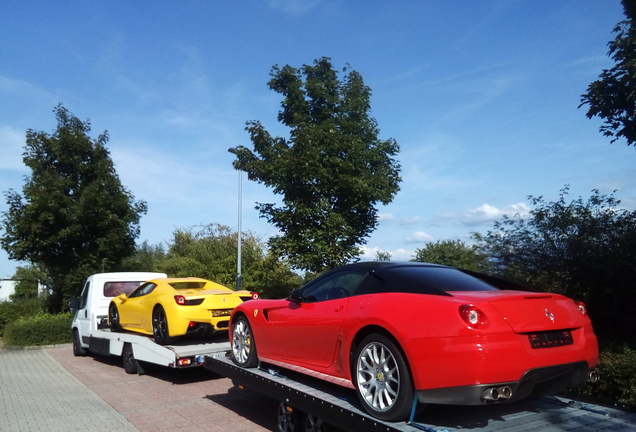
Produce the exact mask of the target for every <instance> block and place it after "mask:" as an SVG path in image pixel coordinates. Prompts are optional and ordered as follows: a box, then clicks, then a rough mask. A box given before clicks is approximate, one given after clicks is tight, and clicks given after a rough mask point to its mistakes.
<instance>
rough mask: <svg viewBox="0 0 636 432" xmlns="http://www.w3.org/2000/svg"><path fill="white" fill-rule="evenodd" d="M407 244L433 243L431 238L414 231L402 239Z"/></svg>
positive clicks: (424, 233)
mask: <svg viewBox="0 0 636 432" xmlns="http://www.w3.org/2000/svg"><path fill="white" fill-rule="evenodd" d="M404 241H405V242H407V243H426V242H430V241H433V236H431V235H430V234H429V233H427V232H424V231H416V232H414V233H413V234H411V235H410V236H407V237H406V238H405V239H404Z"/></svg>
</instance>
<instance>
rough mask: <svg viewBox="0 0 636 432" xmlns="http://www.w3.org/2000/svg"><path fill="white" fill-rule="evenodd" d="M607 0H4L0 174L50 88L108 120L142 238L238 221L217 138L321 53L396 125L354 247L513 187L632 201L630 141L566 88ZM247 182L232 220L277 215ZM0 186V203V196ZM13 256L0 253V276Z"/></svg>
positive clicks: (521, 194) (507, 204)
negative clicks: (382, 180) (370, 219)
mask: <svg viewBox="0 0 636 432" xmlns="http://www.w3.org/2000/svg"><path fill="white" fill-rule="evenodd" d="M622 19H623V14H622V8H621V5H620V2H619V1H618V0H611V1H610V0H608V1H597V0H560V1H553V0H507V1H504V0H482V1H469V0H463V1H459V0H457V1H432V0H429V1H425V0H422V1H415V0H411V1H402V0H396V1H377V0H369V1H362V0H359V1H338V0H308V1H301V0H295V1H294V0H245V1H161V0H158V1H141V0H139V1H92V0H91V1H89V0H85V1H75V0H69V1H63V2H50V1H48V0H47V1H29V2H25V1H21V0H4V1H2V4H1V6H0V190H1V191H2V192H5V191H7V190H9V189H15V190H18V191H21V188H22V185H23V183H24V176H25V175H28V174H29V172H28V170H27V169H26V167H25V166H24V164H23V163H22V156H21V155H22V151H23V147H24V144H25V133H26V131H27V129H34V130H38V131H44V132H47V133H52V132H53V130H54V128H55V126H56V125H55V118H54V114H53V109H54V107H55V106H56V105H57V104H58V103H63V104H64V106H65V107H66V108H67V109H69V110H70V111H71V112H72V113H74V114H75V115H76V116H77V117H79V118H80V119H82V120H85V119H90V121H91V124H92V128H93V130H92V134H91V135H92V136H93V137H97V136H98V135H99V134H100V133H102V132H104V131H106V130H107V131H108V133H109V136H110V141H109V144H108V148H109V150H110V152H111V156H112V158H113V160H114V162H115V164H116V168H117V171H118V174H119V176H120V178H121V180H122V182H123V184H124V185H125V186H126V187H127V188H128V189H129V190H130V191H131V192H132V193H133V195H134V196H135V198H136V199H138V200H145V201H146V202H147V203H148V207H149V210H148V214H147V215H145V216H144V217H143V218H142V223H141V236H140V241H143V240H148V241H149V242H150V243H153V244H156V243H164V244H165V243H167V242H168V241H170V239H171V237H172V233H173V231H174V230H175V229H176V228H189V227H193V226H196V225H201V224H208V223H213V222H214V223H221V224H225V225H229V226H231V227H233V228H236V226H237V209H238V204H237V183H238V181H237V180H238V174H237V172H236V171H235V170H234V169H233V168H232V165H231V163H232V160H233V155H232V154H230V153H228V152H227V149H228V148H230V147H233V146H237V145H245V146H250V145H251V143H250V141H249V136H248V134H247V132H245V130H244V127H245V122H246V121H248V120H259V121H261V122H262V123H263V124H264V125H265V126H266V127H267V128H268V129H269V130H270V131H271V132H272V133H273V134H277V135H282V136H286V130H285V129H283V128H282V127H281V126H280V124H279V123H278V122H277V120H276V116H277V113H278V109H279V103H280V95H278V94H277V93H275V92H273V91H271V90H269V89H268V87H267V81H268V79H269V72H270V69H271V67H272V66H273V65H275V64H278V65H281V66H282V65H285V64H290V65H292V66H295V67H299V66H301V65H303V64H311V63H312V62H313V60H314V59H317V58H319V57H322V56H327V57H331V59H332V61H333V64H334V66H335V67H336V68H338V69H339V68H341V67H343V66H345V64H349V65H350V66H351V68H353V69H354V70H356V71H358V72H360V73H361V74H362V76H363V77H364V80H365V82H366V84H367V85H368V86H369V87H370V88H371V89H372V92H373V95H372V100H371V106H372V115H373V116H374V117H375V119H376V120H377V122H378V125H379V127H380V138H381V139H387V138H394V139H396V140H397V142H398V143H399V144H400V147H401V152H400V154H399V156H398V159H399V161H400V163H401V165H402V178H403V182H402V184H401V191H400V192H399V193H398V195H397V196H396V198H395V200H394V201H393V203H391V204H390V205H388V206H385V207H381V208H380V209H379V210H380V211H379V212H380V223H379V226H378V229H377V230H376V231H375V232H373V233H372V235H371V236H370V238H369V239H368V243H367V245H366V253H365V255H364V256H363V258H373V257H374V256H375V252H376V251H377V250H382V251H388V252H390V253H391V254H392V257H393V259H394V260H400V259H410V258H411V257H412V256H413V255H414V251H415V250H416V249H418V248H422V247H424V245H425V244H426V242H429V241H437V240H450V239H459V240H463V241H468V240H469V238H470V233H471V232H473V231H478V232H486V231H487V230H488V229H489V228H491V227H492V224H493V221H494V220H498V219H500V218H501V216H502V215H503V214H509V215H512V214H514V213H521V214H524V213H527V211H528V210H529V202H528V200H527V196H528V195H534V196H544V198H545V199H546V200H549V201H553V200H556V199H557V198H558V195H559V191H560V190H561V189H562V188H563V187H564V186H565V185H566V184H569V185H570V197H571V198H572V199H575V198H578V197H579V196H582V197H584V198H586V197H589V196H590V194H591V190H592V189H595V188H596V189H599V190H600V191H601V192H605V193H608V192H612V191H613V190H617V192H616V197H617V198H619V199H621V200H622V202H623V206H624V207H626V208H629V209H631V210H633V209H635V208H636V169H635V164H634V162H635V161H636V150H635V149H634V148H631V147H627V146H626V145H625V143H624V142H616V143H614V144H610V141H609V139H607V138H605V137H603V136H602V135H601V134H600V133H599V132H598V126H599V124H600V122H599V121H598V120H588V119H587V118H586V117H585V109H584V108H582V109H579V108H578V105H579V103H580V95H581V94H582V93H583V92H584V91H585V90H586V88H587V85H588V84H589V83H590V82H591V81H593V80H594V79H596V78H597V77H598V75H599V73H600V72H601V71H602V69H603V68H609V67H611V65H612V63H611V60H610V59H609V58H608V57H607V42H608V41H609V40H610V39H612V38H613V34H612V28H613V27H614V25H615V24H616V23H617V22H618V21H620V20H622ZM275 201H276V197H275V196H274V195H273V194H272V193H271V191H270V190H269V189H267V188H265V187H264V186H262V185H259V184H256V183H254V182H249V181H247V180H246V179H245V180H244V182H243V228H244V229H245V230H250V231H252V232H253V233H255V234H257V235H258V236H260V237H261V238H262V239H264V240H265V239H267V238H268V237H269V236H271V235H273V234H275V230H274V229H273V228H272V227H271V226H270V225H268V224H267V222H266V221H265V220H264V219H261V218H259V216H258V213H257V212H256V210H254V203H255V202H275ZM6 209H7V205H6V200H5V199H4V198H3V199H2V201H0V211H6ZM16 264H17V263H15V262H12V261H9V260H8V258H7V255H6V253H4V251H2V252H1V253H0V278H6V277H10V276H11V275H12V274H13V270H14V268H15V265H16Z"/></svg>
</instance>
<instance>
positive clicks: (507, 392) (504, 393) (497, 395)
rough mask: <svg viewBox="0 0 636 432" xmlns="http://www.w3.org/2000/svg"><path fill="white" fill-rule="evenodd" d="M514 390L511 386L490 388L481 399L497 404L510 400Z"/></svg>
mask: <svg viewBox="0 0 636 432" xmlns="http://www.w3.org/2000/svg"><path fill="white" fill-rule="evenodd" d="M511 397H512V389H511V388H510V387H509V386H502V387H490V388H487V389H486V390H484V391H483V393H482V394H481V399H482V400H484V401H486V402H495V401H498V400H502V399H510V398H511Z"/></svg>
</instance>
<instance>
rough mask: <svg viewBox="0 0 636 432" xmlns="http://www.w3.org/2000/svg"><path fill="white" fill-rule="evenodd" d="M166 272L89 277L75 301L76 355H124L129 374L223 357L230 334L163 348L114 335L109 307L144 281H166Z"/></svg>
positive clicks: (150, 341) (128, 334) (133, 337)
mask: <svg viewBox="0 0 636 432" xmlns="http://www.w3.org/2000/svg"><path fill="white" fill-rule="evenodd" d="M165 277H166V274H164V273H150V272H121V273H98V274H94V275H91V276H89V277H88V279H86V283H85V284H84V288H83V290H82V293H81V295H80V297H76V298H72V299H71V301H70V304H69V305H70V309H71V310H72V311H74V312H75V316H74V317H73V322H72V323H71V330H72V337H73V354H75V355H76V356H84V355H87V354H88V353H89V352H90V353H93V354H100V355H107V356H109V355H113V356H121V357H122V360H123V366H124V370H125V371H126V372H127V373H130V374H132V373H140V374H141V373H143V372H144V370H143V364H144V363H150V364H155V365H160V366H166V367H170V368H186V367H195V366H201V365H202V364H203V361H204V357H205V356H212V357H214V356H215V355H219V354H222V353H224V352H226V351H227V350H228V349H229V342H228V338H227V335H219V336H218V337H216V338H214V339H211V340H209V341H207V342H205V343H196V342H194V343H193V342H192V341H190V342H183V343H177V344H174V345H159V344H158V343H156V342H155V341H154V339H153V338H152V337H149V336H144V335H141V334H137V333H131V332H112V331H111V330H110V329H109V326H108V305H109V304H110V301H111V299H112V298H114V297H116V296H118V295H119V294H121V293H122V292H124V293H127V294H129V293H130V292H131V291H132V290H133V289H134V288H136V287H138V286H139V285H140V284H141V283H142V282H145V281H148V280H151V279H157V278H165Z"/></svg>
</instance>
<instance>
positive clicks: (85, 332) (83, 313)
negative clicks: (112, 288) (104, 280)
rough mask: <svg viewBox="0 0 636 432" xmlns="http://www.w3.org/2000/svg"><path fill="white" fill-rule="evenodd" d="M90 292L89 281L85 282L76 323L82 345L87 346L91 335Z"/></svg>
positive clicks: (95, 326)
mask: <svg viewBox="0 0 636 432" xmlns="http://www.w3.org/2000/svg"><path fill="white" fill-rule="evenodd" d="M90 291H91V280H90V279H89V280H87V281H86V284H85V285H84V289H83V290H82V294H81V296H80V305H79V309H78V310H77V321H78V329H79V334H80V337H81V339H82V344H86V345H88V337H89V336H90V334H91V331H92V328H91V313H90V309H91V308H90V306H91V305H90V304H89V299H90V295H89V294H90ZM94 328H97V324H95V325H94Z"/></svg>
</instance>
